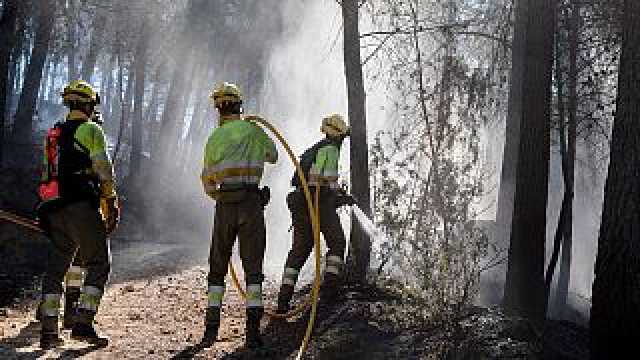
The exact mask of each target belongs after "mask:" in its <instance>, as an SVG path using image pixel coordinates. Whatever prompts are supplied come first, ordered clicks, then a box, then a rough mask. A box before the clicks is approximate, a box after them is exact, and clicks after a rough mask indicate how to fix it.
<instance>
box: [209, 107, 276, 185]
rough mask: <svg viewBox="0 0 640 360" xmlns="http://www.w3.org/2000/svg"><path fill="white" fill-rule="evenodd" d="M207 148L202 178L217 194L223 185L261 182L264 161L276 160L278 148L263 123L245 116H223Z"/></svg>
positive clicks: (256, 183) (273, 161)
mask: <svg viewBox="0 0 640 360" xmlns="http://www.w3.org/2000/svg"><path fill="white" fill-rule="evenodd" d="M221 122H222V126H220V127H219V128H217V129H215V130H214V131H213V133H212V134H211V136H210V137H209V140H208V141H207V145H206V147H205V150H204V166H203V169H202V175H201V180H202V184H203V186H204V189H205V192H206V193H207V194H209V195H210V196H213V194H214V193H215V191H216V190H217V189H218V186H220V185H239V186H242V185H258V184H259V183H260V180H261V179H262V173H263V171H264V163H265V162H268V163H272V164H273V163H275V162H276V161H277V160H278V151H277V149H276V145H275V144H274V142H273V140H271V138H269V136H268V135H267V134H266V133H265V132H264V131H263V130H262V128H260V127H259V126H257V125H255V124H253V123H251V122H249V121H245V120H241V119H223V120H222V121H221Z"/></svg>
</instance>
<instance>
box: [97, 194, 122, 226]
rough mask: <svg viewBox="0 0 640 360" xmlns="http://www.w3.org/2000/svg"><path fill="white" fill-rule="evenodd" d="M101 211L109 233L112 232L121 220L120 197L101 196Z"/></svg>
mask: <svg viewBox="0 0 640 360" xmlns="http://www.w3.org/2000/svg"><path fill="white" fill-rule="evenodd" d="M100 212H101V213H102V220H103V221H104V225H105V228H106V230H107V235H109V234H111V233H112V232H113V231H114V230H115V229H116V227H117V226H118V222H120V207H119V206H118V198H117V197H111V198H101V199H100Z"/></svg>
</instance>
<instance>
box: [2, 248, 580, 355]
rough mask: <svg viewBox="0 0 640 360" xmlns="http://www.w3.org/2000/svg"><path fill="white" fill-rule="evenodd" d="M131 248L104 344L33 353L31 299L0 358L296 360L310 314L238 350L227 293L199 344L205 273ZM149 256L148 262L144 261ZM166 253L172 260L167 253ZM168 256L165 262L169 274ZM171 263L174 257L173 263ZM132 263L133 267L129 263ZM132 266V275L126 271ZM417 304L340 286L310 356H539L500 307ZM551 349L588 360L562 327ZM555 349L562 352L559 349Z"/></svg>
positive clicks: (274, 325) (269, 289)
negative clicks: (437, 313)
mask: <svg viewBox="0 0 640 360" xmlns="http://www.w3.org/2000/svg"><path fill="white" fill-rule="evenodd" d="M138 250H139V252H135V251H131V250H129V251H127V252H126V253H127V254H128V255H127V256H130V259H127V258H126V257H115V259H114V260H115V262H114V269H118V264H125V263H127V264H128V268H127V272H126V273H124V272H118V271H117V270H116V271H115V272H114V276H113V279H112V282H111V285H110V286H109V287H108V288H107V290H106V293H105V297H104V299H103V302H102V306H101V311H100V312H99V315H98V316H97V327H98V328H99V330H100V331H101V333H102V334H104V335H107V336H109V337H110V344H109V346H108V347H106V348H102V349H96V348H93V347H91V346H87V345H85V344H83V343H78V342H75V341H72V340H70V339H69V335H68V333H67V332H65V333H64V338H65V340H66V343H65V345H64V347H61V348H59V349H55V350H49V351H43V350H41V349H40V348H39V346H38V336H39V328H40V325H39V323H38V322H36V321H35V320H34V308H35V300H33V299H31V300H29V299H23V300H22V301H18V302H17V303H16V304H15V305H14V306H12V307H10V308H5V309H0V358H2V359H75V358H86V359H141V358H145V359H184V358H196V359H199V358H202V359H205V358H206V359H293V358H295V355H296V353H297V349H298V346H299V344H300V341H301V339H302V337H303V335H304V330H305V328H306V324H307V320H308V316H309V315H308V312H307V313H303V314H302V315H300V316H299V317H297V318H294V319H291V320H288V321H275V320H271V319H269V318H267V317H265V319H264V320H263V323H262V330H263V333H264V340H265V348H264V350H262V351H250V350H248V349H246V348H244V319H245V316H244V303H243V301H242V300H241V298H240V296H239V294H238V292H237V291H236V290H235V289H234V288H233V287H232V286H228V287H227V293H226V295H225V305H224V309H223V321H222V326H221V331H220V334H219V336H218V340H219V341H218V342H217V343H216V344H215V345H214V346H212V347H211V348H208V349H204V348H201V347H199V346H198V345H197V343H198V341H199V339H200V337H201V335H202V332H203V330H204V329H203V314H204V311H205V306H206V297H205V293H204V290H203V289H204V287H205V283H206V269H205V268H204V267H203V266H198V265H195V266H194V265H193V264H190V263H189V261H187V257H186V256H185V258H184V259H183V260H184V262H183V263H182V265H183V266H176V263H177V264H180V259H181V258H180V256H179V252H177V251H176V249H174V248H172V247H170V246H160V247H150V248H144V249H138ZM150 254H151V255H150ZM169 254H171V255H169ZM164 256H171V257H172V259H173V260H174V262H172V263H171V264H172V266H171V267H167V266H163V264H167V262H166V261H165V260H166V259H165V258H164ZM176 257H177V258H176ZM134 260H135V261H134ZM132 266H133V268H132ZM276 292H277V285H276V284H275V283H274V282H271V281H267V282H265V298H266V305H267V307H273V306H274V302H275V298H276ZM422 313H424V311H423V308H421V305H420V301H419V300H418V299H415V298H412V297H410V296H407V295H406V294H404V293H403V292H402V289H401V287H399V286H397V284H394V283H393V282H386V283H379V284H377V285H375V286H373V285H372V286H368V287H358V288H355V287H351V288H345V289H344V291H343V297H342V298H341V301H339V302H334V303H332V304H329V305H324V306H322V307H321V309H320V310H319V313H318V320H317V322H316V326H315V328H314V333H313V339H312V342H311V344H310V348H309V350H308V352H307V356H305V358H308V359H367V360H375V359H497V358H510V359H539V358H543V356H542V355H541V354H542V351H541V350H540V349H541V347H540V345H538V344H536V342H531V341H529V340H528V339H530V338H531V331H530V329H529V328H528V327H527V326H526V324H524V323H522V322H518V321H514V320H509V319H506V318H505V317H504V316H502V315H501V314H500V312H499V311H497V310H492V309H482V308H470V309H467V310H465V311H464V312H463V313H461V314H457V315H456V316H455V317H452V318H451V319H449V320H448V321H444V322H443V321H440V322H434V321H426V320H421V319H423V318H424V317H423V316H422V315H421V314H422ZM558 328H560V329H562V331H560V332H558V331H556V333H558V334H559V335H557V336H555V338H554V339H555V340H553V341H554V342H555V343H556V345H557V346H556V347H558V348H560V349H561V351H560V352H557V351H556V354H561V353H565V354H567V355H566V356H552V357H548V356H544V358H556V359H564V358H566V359H583V358H585V357H584V356H585V354H584V349H585V348H586V346H585V343H584V337H585V336H584V331H582V330H581V329H579V328H573V327H571V326H566V325H562V324H560V325H559V326H558ZM558 344H559V345H558Z"/></svg>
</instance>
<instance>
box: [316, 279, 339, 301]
mask: <svg viewBox="0 0 640 360" xmlns="http://www.w3.org/2000/svg"><path fill="white" fill-rule="evenodd" d="M339 290H340V278H339V277H338V276H337V275H334V274H325V276H324V281H323V282H322V284H321V285H320V298H322V300H323V301H328V302H334V301H335V300H336V296H338V295H339Z"/></svg>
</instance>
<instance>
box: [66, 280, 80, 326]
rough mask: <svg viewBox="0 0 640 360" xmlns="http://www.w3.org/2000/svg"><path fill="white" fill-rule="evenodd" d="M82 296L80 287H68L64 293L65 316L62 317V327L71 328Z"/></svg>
mask: <svg viewBox="0 0 640 360" xmlns="http://www.w3.org/2000/svg"><path fill="white" fill-rule="evenodd" d="M79 298H80V289H79V288H67V291H66V292H65V294H64V317H63V318H62V328H63V329H65V330H71V328H72V327H73V321H74V317H75V313H76V307H77V306H78V299H79Z"/></svg>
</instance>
